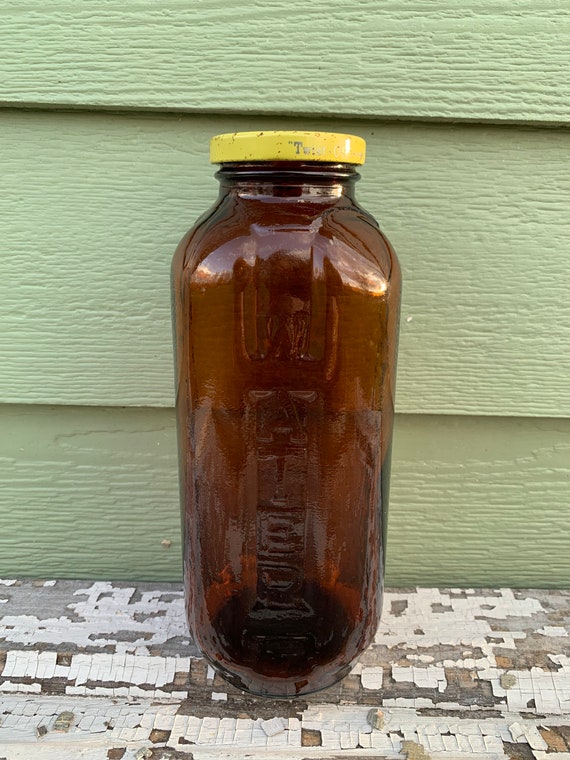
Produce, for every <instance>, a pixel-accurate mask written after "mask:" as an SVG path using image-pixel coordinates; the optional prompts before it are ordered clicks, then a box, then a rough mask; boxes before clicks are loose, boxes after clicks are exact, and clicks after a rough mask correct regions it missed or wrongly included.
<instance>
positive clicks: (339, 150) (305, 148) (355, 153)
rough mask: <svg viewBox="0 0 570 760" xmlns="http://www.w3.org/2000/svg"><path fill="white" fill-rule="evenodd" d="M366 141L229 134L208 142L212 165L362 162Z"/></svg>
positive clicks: (306, 135)
mask: <svg viewBox="0 0 570 760" xmlns="http://www.w3.org/2000/svg"><path fill="white" fill-rule="evenodd" d="M365 155H366V142H365V140H363V138H362V137H358V136H356V135H343V134H338V133H337V132H298V131H281V130H280V131H274V132H231V133H230V134H225V135H216V136H215V137H212V139H211V140H210V161H211V163H213V164H223V163H235V162H239V161H319V162H327V163H333V164H357V165H361V164H363V163H364V158H365Z"/></svg>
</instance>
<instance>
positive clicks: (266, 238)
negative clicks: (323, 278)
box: [173, 198, 399, 285]
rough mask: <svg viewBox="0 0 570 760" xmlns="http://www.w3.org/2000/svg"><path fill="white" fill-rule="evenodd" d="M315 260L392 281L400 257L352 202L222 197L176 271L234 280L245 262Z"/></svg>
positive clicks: (182, 251) (349, 275) (358, 276)
mask: <svg viewBox="0 0 570 760" xmlns="http://www.w3.org/2000/svg"><path fill="white" fill-rule="evenodd" d="M306 256H311V257H313V258H317V259H320V260H322V261H323V262H324V261H326V265H327V266H328V267H329V269H330V268H332V269H334V270H336V271H337V273H338V275H339V277H340V279H341V280H342V281H347V282H352V283H353V284H356V283H357V282H360V284H361V285H364V284H365V283H366V280H367V278H368V279H369V278H370V277H371V276H372V278H373V279H375V280H376V281H378V280H379V279H380V280H386V281H388V280H389V279H390V278H391V276H392V275H393V274H395V270H396V271H397V272H399V268H398V263H397V259H396V255H395V253H394V250H393V249H392V246H391V245H390V243H389V241H388V239H387V238H386V236H385V235H384V233H383V232H382V231H381V230H380V228H379V226H378V223H377V222H376V220H375V219H374V217H373V216H372V215H371V214H369V213H368V212H367V211H366V210H365V209H363V208H362V207H361V206H359V205H357V204H356V203H353V202H351V201H350V200H349V199H342V200H341V201H340V202H338V201H337V202H334V203H323V202H311V203H302V202H293V203H292V202H291V201H289V202H286V203H280V202H272V203H267V202H259V201H246V202H237V203H236V202H235V200H233V199H227V198H222V199H221V201H220V202H219V203H218V204H215V205H214V206H213V207H212V208H211V209H210V210H209V211H208V212H207V213H206V214H204V215H203V216H202V217H201V218H200V219H199V220H198V221H197V222H196V224H195V225H194V226H193V227H192V229H191V230H189V232H188V233H187V234H186V235H185V236H184V238H183V239H182V240H181V242H180V244H179V246H178V248H177V251H176V253H175V257H174V265H173V269H174V271H175V273H176V270H184V271H185V272H186V273H187V274H188V275H189V277H190V279H191V280H195V279H198V280H200V281H201V282H202V283H204V282H205V281H207V280H209V279H214V280H215V281H216V282H220V281H221V280H225V279H227V278H231V277H232V276H233V274H234V272H235V270H236V265H237V266H238V268H239V266H240V263H241V264H243V263H245V264H250V265H253V264H254V262H255V261H256V260H260V261H265V262H268V261H269V260H270V259H273V260H275V261H276V260H277V259H278V258H281V259H283V258H292V257H293V258H298V259H299V258H303V257H306Z"/></svg>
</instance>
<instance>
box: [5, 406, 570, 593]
mask: <svg viewBox="0 0 570 760" xmlns="http://www.w3.org/2000/svg"><path fill="white" fill-rule="evenodd" d="M0 431H1V432H0V484H1V487H0V576H1V574H2V573H4V574H5V573H16V574H19V575H23V576H30V575H32V576H33V575H35V576H44V577H45V576H46V575H48V576H52V577H64V578H65V577H68V578H73V577H78V576H81V577H84V578H85V577H91V578H115V579H127V580H128V579H131V580H134V579H137V580H141V579H147V580H150V579H157V578H158V579H162V580H177V579H179V578H180V571H181V561H180V518H179V509H178V485H177V482H178V479H177V458H176V442H175V426H174V413H173V411H172V410H171V409H132V408H128V409H117V408H107V409H97V408H77V407H56V408H48V407H34V406H27V405H25V406H14V407H6V406H4V407H0ZM569 476H570V420H547V419H526V420H525V419H523V420H520V419H513V418H489V417H485V418H480V419H474V418H471V417H465V416H458V417H449V416H446V417H432V416H430V415H397V416H396V427H395V440H394V452H393V468H392V487H391V501H390V515H389V534H388V564H387V573H388V576H387V577H388V582H389V583H390V584H392V585H398V586H402V585H413V584H418V583H419V584H422V585H435V584H440V585H443V584H446V585H450V584H454V585H463V584H477V585H487V586H489V585H493V584H494V585H511V586H512V585H517V586H525V585H529V584H532V585H535V586H540V587H544V586H555V587H556V586H558V587H569V586H570V550H569V535H568V530H565V529H564V526H565V525H567V524H568V518H567V512H568V481H569Z"/></svg>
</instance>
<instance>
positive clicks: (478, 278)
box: [0, 111, 570, 417]
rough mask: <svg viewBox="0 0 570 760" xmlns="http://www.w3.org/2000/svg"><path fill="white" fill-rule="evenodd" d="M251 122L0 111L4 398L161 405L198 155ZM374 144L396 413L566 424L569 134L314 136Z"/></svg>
mask: <svg viewBox="0 0 570 760" xmlns="http://www.w3.org/2000/svg"><path fill="white" fill-rule="evenodd" d="M278 125H279V126H285V127H288V126H290V127H299V126H301V123H300V122H299V121H288V120H279V121H277V120H272V119H265V118H259V119H256V120H252V119H248V118H239V119H237V118H236V119H230V118H227V117H218V118H213V117H198V116H183V117H180V116H179V117H175V116H164V115H161V116H145V117H141V116H140V115H137V116H135V115H131V116H129V115H113V116H112V115H109V114H94V113H67V114H63V113H52V112H47V111H43V112H23V111H3V112H0V140H1V143H2V145H3V149H4V164H3V170H2V173H0V241H1V242H0V400H1V401H4V402H9V403H21V402H22V403H47V404H52V403H59V404H93V405H133V406H171V405H172V403H173V373H172V356H171V328H170V291H169V267H170V260H171V256H172V252H173V250H174V247H175V245H176V243H177V241H178V239H179V238H180V237H181V236H182V234H183V233H184V232H185V231H186V229H187V228H188V227H189V226H190V225H191V224H192V222H193V220H194V219H195V218H196V217H197V216H198V215H199V214H200V213H202V212H203V211H204V210H205V209H206V208H207V207H208V206H209V205H210V203H211V202H212V201H213V200H214V198H215V195H216V193H217V188H216V182H215V180H214V179H213V176H212V175H213V168H212V167H210V166H209V164H208V162H207V142H208V138H209V137H210V136H211V135H212V134H214V133H216V132H218V131H227V130H231V129H247V128H255V127H260V128H264V129H267V128H272V127H273V128H274V127H276V126H278ZM302 125H303V126H307V127H308V128H311V127H314V128H321V129H322V128H323V127H324V128H327V127H328V128H333V129H342V130H346V131H356V132H357V133H359V134H362V135H363V136H364V137H365V138H366V139H367V140H368V142H369V161H368V163H367V165H366V166H365V167H364V171H363V180H362V181H361V182H360V184H359V197H360V198H361V200H362V202H363V204H364V205H365V206H366V207H367V208H368V209H369V210H370V211H371V212H372V213H374V214H375V215H376V216H377V217H378V218H379V219H380V221H381V224H382V226H383V228H384V230H385V231H386V232H387V234H388V236H389V237H390V239H391V241H392V243H393V245H394V246H395V248H396V250H397V251H398V254H399V256H400V259H401V262H402V268H403V272H404V305H403V313H402V331H401V343H400V360H399V375H398V400H397V405H398V410H399V411H401V412H408V413H438V414H439V413H443V414H484V415H513V416H528V415H543V416H552V417H557V416H568V415H570V300H569V299H568V239H569V238H570V217H569V215H568V198H569V197H570V150H569V148H570V133H568V132H567V131H564V130H543V129H531V128H524V129H521V128H517V129H514V128H505V127H475V126H465V125H464V126H442V125H437V126H436V125H417V124H416V125H409V124H408V125H406V124H393V123H389V124H386V123H383V124H382V123H377V124H364V123H363V122H360V123H358V122H351V121H348V122H343V121H335V122H334V123H330V124H329V123H328V122H326V121H322V120H320V121H313V120H308V121H304V122H302Z"/></svg>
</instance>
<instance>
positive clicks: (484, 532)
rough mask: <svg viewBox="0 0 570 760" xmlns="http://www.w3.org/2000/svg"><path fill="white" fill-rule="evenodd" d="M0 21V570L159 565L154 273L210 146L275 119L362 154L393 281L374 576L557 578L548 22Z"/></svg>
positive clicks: (168, 570)
mask: <svg viewBox="0 0 570 760" xmlns="http://www.w3.org/2000/svg"><path fill="white" fill-rule="evenodd" d="M0 22H1V23H0V151H1V157H2V163H1V171H0V575H4V576H10V575H39V576H60V577H92V578H94V577H100V578H110V579H113V578H115V579H119V578H120V579H124V578H129V579H137V578H145V579H152V578H163V579H166V578H168V579H171V578H177V577H179V550H180V546H179V536H178V506H177V484H176V466H175V454H174V438H173V411H172V409H171V406H172V401H173V398H172V385H173V381H172V361H171V338H170V306H169V283H168V277H169V265H170V258H171V255H172V251H173V249H174V246H175V245H176V242H177V240H178V239H179V237H181V235H182V234H183V233H184V232H185V230H186V229H187V228H188V227H189V226H190V225H191V223H192V222H193V220H194V219H195V217H196V216H197V215H198V214H199V213H201V212H202V211H203V210H204V208H205V207H206V206H207V205H208V204H209V203H210V202H211V201H212V200H213V198H214V197H215V194H216V183H215V181H214V179H213V170H212V167H210V166H209V165H208V162H207V142H208V139H209V137H210V136H211V135H212V134H215V133H216V132H223V131H233V130H240V129H255V128H263V129H267V128H282V127H285V128H287V127H290V128H308V129H311V128H318V129H330V130H338V131H340V130H342V131H350V132H356V133H358V134H361V135H362V136H364V137H365V138H366V139H367V141H368V144H369V152H368V155H369V159H368V161H367V165H366V167H365V168H364V170H363V179H362V181H361V182H360V185H359V195H360V198H361V199H362V202H363V204H364V205H365V206H366V207H367V208H368V209H369V210H370V211H372V212H373V213H374V214H375V215H376V216H377V217H378V218H379V220H380V221H381V224H382V226H383V228H384V229H385V231H386V232H387V233H388V235H389V237H390V239H391V241H392V243H393V244H394V246H395V248H396V249H397V251H398V254H399V256H400V258H401V261H402V266H403V270H404V277H405V288H404V305H403V313H402V334H401V350H400V360H399V376H398V400H397V407H398V412H399V414H398V417H397V435H396V442H395V452H394V466H393V488H392V494H393V496H392V507H391V522H390V533H389V559H388V570H389V582H390V583H392V584H406V585H409V584H414V583H419V584H432V583H438V584H453V585H468V586H469V585H481V584H483V585H497V584H499V585H506V584H513V585H519V586H524V585H535V586H542V585H544V586H564V585H568V583H569V581H570V565H569V559H568V558H569V557H570V531H569V530H568V528H569V527H570V516H569V510H570V505H569V501H570V488H569V476H570V456H569V454H570V452H569V447H570V438H569V435H568V433H569V432H570V428H569V424H570V423H569V420H568V418H569V417H570V306H569V304H570V301H569V299H568V283H569V282H570V264H569V263H568V242H567V241H568V239H569V237H570V235H569V232H570V229H569V227H570V221H569V220H570V215H569V214H568V207H569V201H570V179H569V178H570V133H569V132H568V129H567V128H568V125H569V124H570V107H569V104H570V90H569V79H568V69H569V64H570V48H569V46H568V44H567V40H568V33H569V31H570V9H567V8H564V7H563V6H562V4H561V3H559V2H556V0H509V1H508V2H507V0H504V1H500V2H496V3H493V4H489V3H486V2H483V0H473V2H472V3H470V4H469V12H468V13H467V12H466V6H465V3H464V2H459V0H440V1H438V2H436V3H431V4H429V7H427V5H426V3H425V2H420V1H419V0H417V2H416V1H414V2H405V3H404V2H402V0H398V1H397V2H387V3H380V2H377V1H376V0H363V2H359V3H352V4H350V3H349V4H346V3H344V4H335V3H332V4H331V3H329V2H325V1H324V0H315V2H312V3H310V4H307V3H305V2H300V0H289V1H288V2H284V0H277V1H276V2H271V3H270V2H265V3H264V2H261V3H259V2H253V1H250V0H245V2H243V3H241V4H240V8H239V13H237V12H236V9H235V7H234V6H232V5H231V4H229V3H228V2H227V0H214V2H207V1H206V0H197V2H194V3H192V4H191V5H188V3H182V2H178V0H166V2H164V3H161V4H160V5H157V4H156V3H155V2H151V0H137V1H136V2H135V0H127V2H124V3H121V4H118V3H114V2H111V3H109V2H103V0H98V1H97V2H94V3H89V4H88V7H87V6H84V5H80V4H77V3H73V2H71V0H56V1H55V2H53V3H50V4H49V6H46V8H40V7H39V6H38V4H37V3H35V2H32V0H14V2H10V3H8V4H5V5H4V6H3V7H2V9H0ZM163 539H168V540H169V541H171V542H172V545H171V547H170V548H165V546H163V545H162V544H161V541H162V540H163Z"/></svg>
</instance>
